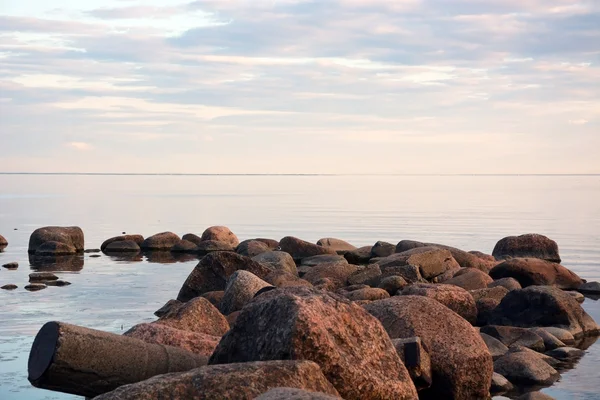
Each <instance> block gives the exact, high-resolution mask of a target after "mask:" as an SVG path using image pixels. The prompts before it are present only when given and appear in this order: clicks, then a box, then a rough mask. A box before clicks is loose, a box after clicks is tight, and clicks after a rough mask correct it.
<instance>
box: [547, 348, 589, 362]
mask: <svg viewBox="0 0 600 400" xmlns="http://www.w3.org/2000/svg"><path fill="white" fill-rule="evenodd" d="M584 354H585V351H583V350H580V349H577V348H575V347H559V348H557V349H554V350H550V351H548V352H546V355H547V356H550V357H552V358H556V359H557V360H561V361H565V360H569V361H570V360H574V359H577V358H580V357H583V355H584Z"/></svg>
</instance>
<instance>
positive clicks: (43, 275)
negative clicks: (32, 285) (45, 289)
mask: <svg viewBox="0 0 600 400" xmlns="http://www.w3.org/2000/svg"><path fill="white" fill-rule="evenodd" d="M57 279H58V276H56V275H54V274H53V273H52V272H33V273H31V274H29V282H44V281H55V280H57Z"/></svg>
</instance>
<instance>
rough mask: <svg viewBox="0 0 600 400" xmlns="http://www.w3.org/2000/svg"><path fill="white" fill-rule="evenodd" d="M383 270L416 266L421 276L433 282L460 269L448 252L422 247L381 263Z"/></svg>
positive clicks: (391, 257) (393, 256) (390, 257)
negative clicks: (393, 267)
mask: <svg viewBox="0 0 600 400" xmlns="http://www.w3.org/2000/svg"><path fill="white" fill-rule="evenodd" d="M379 265H380V266H381V268H386V267H388V266H392V265H393V266H405V265H414V266H417V267H418V268H419V273H420V274H421V276H422V277H423V278H425V279H427V280H431V279H433V278H435V277H436V276H438V275H441V274H443V273H444V272H446V271H454V270H458V269H460V266H459V265H458V263H457V262H456V260H455V259H454V258H453V257H452V254H450V252H449V251H448V250H442V249H437V248H430V247H421V248H416V249H412V250H408V251H405V252H403V253H397V254H394V255H391V256H389V257H387V258H386V259H384V260H382V261H380V262H379Z"/></svg>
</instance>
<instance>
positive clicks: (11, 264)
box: [2, 262, 19, 270]
mask: <svg viewBox="0 0 600 400" xmlns="http://www.w3.org/2000/svg"><path fill="white" fill-rule="evenodd" d="M2 268H6V269H10V270H15V269H17V268H19V263H18V262H9V263H6V264H3V265H2Z"/></svg>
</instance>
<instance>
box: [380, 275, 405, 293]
mask: <svg viewBox="0 0 600 400" xmlns="http://www.w3.org/2000/svg"><path fill="white" fill-rule="evenodd" d="M406 286H408V283H407V282H406V280H405V279H404V278H403V277H401V276H398V275H392V276H387V277H385V278H383V279H382V280H381V281H380V282H379V285H378V286H377V287H378V288H380V289H383V290H386V291H387V292H388V293H389V294H390V296H393V295H395V294H396V292H398V290H402V289H403V288H404V287H406Z"/></svg>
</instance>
